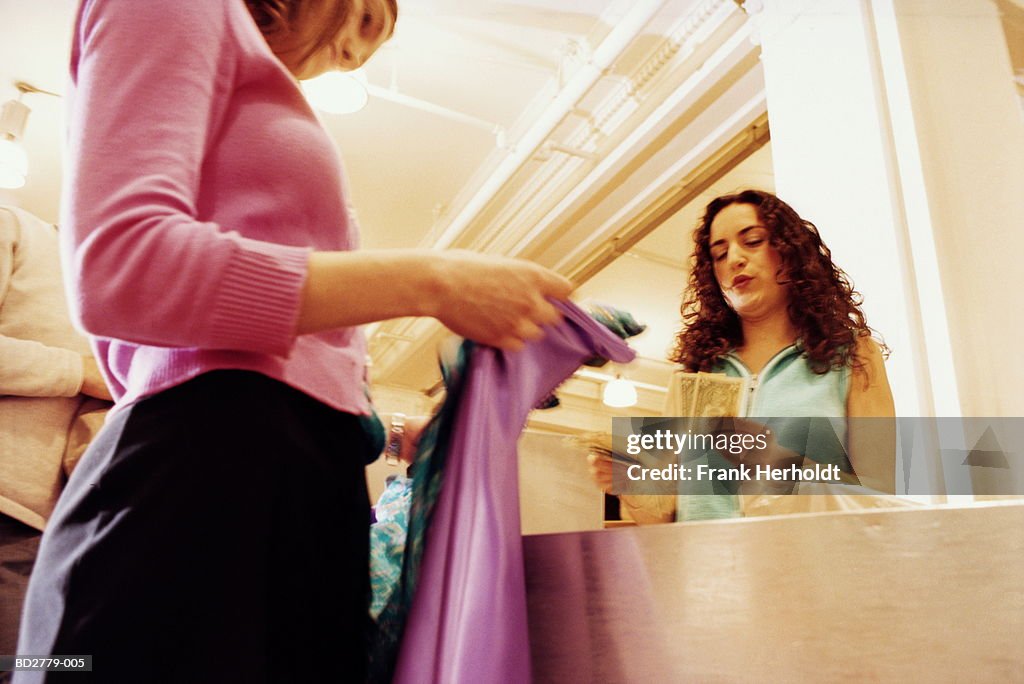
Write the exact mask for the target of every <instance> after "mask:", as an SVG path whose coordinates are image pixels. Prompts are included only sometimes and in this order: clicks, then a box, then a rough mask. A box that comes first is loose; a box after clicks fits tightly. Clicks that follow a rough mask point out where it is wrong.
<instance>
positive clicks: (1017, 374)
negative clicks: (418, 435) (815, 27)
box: [873, 0, 1024, 416]
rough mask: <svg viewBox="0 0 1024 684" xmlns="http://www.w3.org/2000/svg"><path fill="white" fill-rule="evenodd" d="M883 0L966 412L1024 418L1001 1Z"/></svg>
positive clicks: (879, 19)
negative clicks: (899, 61) (901, 78)
mask: <svg viewBox="0 0 1024 684" xmlns="http://www.w3.org/2000/svg"><path fill="white" fill-rule="evenodd" d="M873 5H874V14H875V18H876V25H877V27H878V35H879V37H880V43H881V44H882V47H883V55H895V54H896V51H897V50H899V51H900V52H901V53H902V61H903V66H904V73H905V74H906V93H907V96H908V100H909V103H908V104H909V106H906V105H905V106H904V107H902V109H903V110H906V109H909V110H911V112H912V118H913V123H914V127H913V130H904V131H901V130H900V129H899V128H897V133H898V137H902V138H905V139H906V140H905V142H906V145H905V146H906V147H910V146H911V145H913V144H914V143H916V147H917V149H918V150H919V153H918V156H919V159H920V166H919V169H920V172H919V173H920V177H919V180H918V181H912V180H911V179H912V175H913V174H912V173H911V174H904V175H905V176H907V180H906V183H905V185H906V186H908V187H909V186H911V184H912V182H918V183H920V185H921V187H922V191H921V192H920V198H919V201H918V205H919V213H920V216H918V217H916V218H915V217H914V215H913V214H912V213H911V211H910V209H912V208H913V207H912V206H911V201H909V198H910V197H912V194H911V193H908V216H910V218H911V224H910V229H911V233H912V235H913V236H914V239H913V243H912V244H913V246H914V247H915V249H916V247H917V244H918V242H919V240H918V238H917V236H918V234H925V233H928V232H930V233H931V235H932V236H933V240H934V249H935V252H936V256H937V262H938V268H939V271H940V273H941V293H942V296H943V298H944V300H945V304H946V312H947V316H948V320H949V329H950V331H951V333H952V334H951V340H952V350H953V355H954V358H955V365H956V382H957V385H958V386H959V397H960V403H961V405H962V408H963V413H964V415H968V416H1024V353H1022V350H1021V346H1022V344H1024V316H1022V312H1024V305H1022V303H1021V291H1022V287H1021V279H1020V277H1019V275H1018V274H1019V273H1020V268H1021V259H1022V258H1024V113H1022V111H1021V108H1020V102H1019V99H1018V95H1017V92H1016V87H1015V84H1014V81H1013V68H1012V65H1011V62H1010V55H1009V49H1008V46H1007V43H1006V36H1005V33H1004V31H1003V27H1002V25H1001V23H1000V19H999V13H998V8H997V5H996V3H995V2H993V1H992V0H897V1H896V2H891V1H889V0H886V1H881V0H874V2H873ZM891 34H895V36H892V35H891ZM897 36H898V44H897V41H896V40H893V38H894V37H897ZM889 43H891V46H889V45H888V44H889ZM887 48H888V49H887ZM894 80H896V79H893V78H890V73H889V68H888V65H887V69H886V81H887V82H889V83H890V85H893V83H892V82H893V81H894ZM895 85H898V84H895ZM893 110H894V112H895V111H897V109H896V107H895V106H894V107H893ZM900 162H901V167H903V166H904V164H903V162H904V159H903V158H902V157H901V159H900ZM907 166H910V165H909V164H907ZM911 171H912V169H911ZM926 216H927V217H928V218H930V222H927V221H926V220H925V217H926ZM915 222H916V225H915ZM929 228H930V231H929Z"/></svg>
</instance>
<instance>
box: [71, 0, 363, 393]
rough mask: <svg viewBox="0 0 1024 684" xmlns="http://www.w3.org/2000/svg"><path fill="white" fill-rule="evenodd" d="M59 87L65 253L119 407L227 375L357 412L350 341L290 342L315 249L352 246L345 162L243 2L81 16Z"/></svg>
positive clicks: (354, 341)
mask: <svg viewBox="0 0 1024 684" xmlns="http://www.w3.org/2000/svg"><path fill="white" fill-rule="evenodd" d="M71 76H72V81H73V84H74V87H73V98H72V101H71V112H70V118H69V125H70V130H69V150H68V151H69V154H68V162H69V164H68V167H67V169H66V173H65V187H64V197H63V206H62V223H63V226H62V231H61V232H62V236H63V239H62V250H63V257H64V259H65V264H66V266H67V267H68V280H69V284H68V288H69V291H70V296H71V309H72V315H73V316H74V318H75V320H76V322H77V323H79V324H80V325H81V326H82V327H83V328H84V329H85V330H86V331H87V332H89V333H90V334H91V336H92V340H93V346H94V349H95V351H96V356H97V358H98V359H100V360H101V364H102V365H103V367H104V370H105V372H106V374H107V378H108V381H109V384H110V386H111V389H112V391H113V394H114V397H115V399H116V400H117V408H122V407H124V406H125V405H127V404H129V403H130V402H133V401H136V400H138V399H139V398H141V397H144V396H147V395H150V394H153V393H155V392H159V391H161V390H164V389H167V388H169V387H172V386H174V385H177V384H180V383H182V382H184V381H186V380H188V379H190V378H192V377H195V376H196V375H199V374H200V373H203V372H206V371H209V370H213V369H223V368H239V369H248V370H254V371H258V372H260V373H264V374H266V375H268V376H270V377H273V378H277V379H279V380H281V381H283V382H285V383H287V384H289V385H291V386H293V387H296V388H298V389H300V390H302V391H304V392H306V393H308V394H310V395H312V396H313V397H315V398H317V399H319V400H321V401H323V402H325V403H326V404H329V405H330V406H333V407H335V408H337V409H340V410H344V411H349V412H352V413H366V412H367V405H366V400H365V398H364V394H363V389H362V385H363V379H364V360H365V344H364V341H363V338H362V335H361V333H360V332H359V330H358V329H357V328H345V329H338V330H333V331H329V332H323V333H318V334H311V335H303V336H296V334H295V327H296V321H297V318H298V307H299V299H300V295H301V291H302V287H303V283H304V282H305V278H306V273H307V258H308V253H309V252H310V250H313V249H316V250H348V249H355V248H356V247H357V241H358V230H357V226H356V222H355V220H354V217H353V215H352V213H351V211H350V209H349V205H348V201H347V199H346V190H345V187H344V186H345V179H344V175H343V170H342V167H341V161H340V159H339V158H338V155H337V152H336V150H335V149H334V147H333V145H332V142H331V140H330V138H329V137H328V136H327V134H326V132H325V131H324V129H323V127H322V126H321V124H320V122H319V121H318V120H317V118H316V116H315V115H314V114H313V112H312V110H311V109H310V108H309V106H308V105H307V104H306V101H305V99H304V98H303V96H302V94H301V92H300V91H299V88H298V86H297V84H296V83H295V81H294V80H293V79H292V77H291V75H290V74H289V72H288V71H287V70H286V69H285V67H284V66H283V65H282V64H281V63H280V62H279V61H278V60H277V58H275V57H274V55H273V53H271V51H270V49H269V47H268V46H267V44H266V42H265V41H264V39H263V37H262V35H261V34H260V32H259V29H258V28H257V26H256V24H255V23H254V22H253V20H252V19H251V17H250V15H249V12H248V10H247V9H246V7H245V3H244V2H243V0H176V1H175V2H165V1H164V0H138V1H131V2H129V1H127V0H83V2H82V5H81V7H80V8H79V13H78V18H77V21H76V24H75V32H74V37H73V46H72V54H71ZM345 296H346V293H345V292H338V298H339V299H342V298H344V297H345Z"/></svg>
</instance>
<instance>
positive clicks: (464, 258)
mask: <svg viewBox="0 0 1024 684" xmlns="http://www.w3.org/2000/svg"><path fill="white" fill-rule="evenodd" d="M439 256H441V259H440V261H439V263H438V268H439V270H440V274H439V282H440V283H441V287H440V289H441V296H439V297H438V298H437V300H436V302H437V306H436V308H435V310H434V311H433V312H432V314H431V315H433V316H434V317H435V318H437V319H438V320H440V321H441V322H442V323H444V324H445V325H446V326H447V327H448V328H449V329H450V330H452V332H454V333H456V334H458V335H461V336H462V337H466V338H469V339H471V340H475V341H477V342H480V343H482V344H487V345H490V346H493V347H500V348H502V349H508V350H512V351H515V350H518V349H521V348H522V347H523V346H524V344H525V343H526V342H529V341H531V340H537V339H540V338H541V337H543V335H544V332H543V330H542V328H543V327H544V326H546V325H555V324H557V323H558V322H560V321H561V319H562V316H561V314H560V313H559V311H558V309H557V308H555V306H554V305H553V304H552V303H551V301H549V300H551V299H555V300H559V299H566V298H567V297H568V296H569V294H570V293H571V292H572V289H573V285H572V283H571V282H569V280H567V279H566V278H563V277H562V276H560V275H558V274H557V273H554V272H553V271H549V270H548V269H546V268H543V267H542V266H539V265H537V264H535V263H533V262H530V261H523V260H521V259H508V258H505V257H495V256H490V255H483V254H477V253H475V252H468V251H464V250H452V251H449V252H442V253H441V254H440V255H439Z"/></svg>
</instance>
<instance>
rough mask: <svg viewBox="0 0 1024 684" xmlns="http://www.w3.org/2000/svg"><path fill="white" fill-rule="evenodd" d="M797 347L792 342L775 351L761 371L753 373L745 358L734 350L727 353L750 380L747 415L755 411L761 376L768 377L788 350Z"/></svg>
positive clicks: (786, 354) (727, 356)
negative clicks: (744, 361) (737, 354)
mask: <svg viewBox="0 0 1024 684" xmlns="http://www.w3.org/2000/svg"><path fill="white" fill-rule="evenodd" d="M796 348H797V345H796V344H791V345H789V346H788V347H784V348H782V349H780V350H779V351H777V352H775V355H774V356H772V357H771V358H770V359H768V362H767V363H765V364H764V367H763V368H761V372H760V373H751V372H750V369H749V368H747V365H746V364H745V363H743V360H742V359H740V357H738V356H736V355H735V354H733V353H732V352H729V353H728V354H726V358H728V359H729V360H730V361H732V362H733V363H734V364H735V365H736V366H737V367H738V368H739V369H740V372H741V373H742V374H743V375H744V376H746V377H747V379H749V380H750V387H749V389H748V390H747V391H748V394H747V407H746V409H747V410H746V415H747V416H749V415H750V414H751V413H752V412H753V409H754V399H755V398H756V397H757V390H758V388H759V387H760V386H761V380H760V378H765V377H767V376H768V373H769V372H771V371H772V369H773V368H774V367H775V366H776V365H777V364H778V363H779V361H781V360H782V359H784V358H785V357H786V356H788V352H790V351H792V350H794V349H796Z"/></svg>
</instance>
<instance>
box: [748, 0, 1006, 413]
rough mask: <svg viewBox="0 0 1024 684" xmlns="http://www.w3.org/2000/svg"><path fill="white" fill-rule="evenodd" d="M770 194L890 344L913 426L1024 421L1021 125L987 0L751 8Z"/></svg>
mask: <svg viewBox="0 0 1024 684" xmlns="http://www.w3.org/2000/svg"><path fill="white" fill-rule="evenodd" d="M746 6H747V9H748V11H751V14H752V16H753V19H754V21H755V22H756V23H757V26H758V32H759V35H760V41H761V45H762V51H763V53H762V60H763V63H764V70H765V81H766V90H767V97H768V115H769V120H770V123H771V129H772V156H773V159H774V163H775V173H776V190H777V191H778V193H779V195H780V197H782V198H783V199H785V200H786V201H787V202H789V203H790V204H792V205H793V206H794V207H795V208H796V209H797V211H798V212H800V213H801V215H803V216H804V217H805V218H808V219H809V220H811V221H813V222H814V223H815V224H817V225H818V227H819V229H820V230H821V233H822V236H823V237H824V239H825V240H826V242H827V243H828V244H829V246H830V247H831V248H832V250H833V256H834V258H835V260H836V262H837V263H838V264H839V265H840V266H841V267H842V268H843V269H844V270H846V272H847V273H849V274H850V276H851V277H852V279H853V281H854V283H855V285H856V288H857V289H858V290H859V291H860V292H861V293H863V295H864V297H865V305H864V309H865V311H866V313H867V315H868V322H869V324H870V325H872V327H874V328H876V329H877V330H879V331H880V332H881V333H882V334H883V335H884V337H885V339H886V341H887V342H888V343H889V344H890V346H891V347H892V348H893V356H892V358H891V360H890V362H889V364H888V371H889V375H890V381H891V383H892V385H893V392H894V395H895V399H896V405H897V412H898V413H899V414H901V415H959V414H960V413H961V412H962V413H963V414H964V415H1024V392H1022V391H1021V386H1022V384H1024V354H1021V353H1019V352H1018V351H1017V348H1018V345H1020V344H1021V343H1022V341H1024V321H1022V320H1021V317H1020V315H1019V312H1020V311H1021V309H1022V308H1024V307H1021V305H1020V303H1019V301H1018V300H1019V296H1018V295H1017V292H1018V291H1019V289H1020V288H1019V286H1018V280H1019V279H1018V278H1017V277H1016V266H1017V264H1016V263H1015V262H1016V261H1017V260H1018V259H1019V258H1022V257H1021V256H1020V255H1024V230H1021V226H1022V225H1024V224H1022V221H1024V190H1022V188H1024V118H1022V116H1021V111H1020V107H1019V104H1018V102H1017V100H1016V94H1015V90H1014V85H1013V80H1012V69H1011V67H1010V61H1009V55H1008V50H1007V46H1006V39H1005V36H1004V34H1003V31H1002V28H1001V26H1000V23H999V17H998V14H997V12H996V7H995V5H994V3H993V2H992V1H991V0H814V1H813V2H811V1H809V0H764V1H763V3H762V2H748V3H747V4H746Z"/></svg>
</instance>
